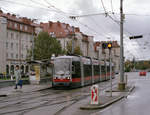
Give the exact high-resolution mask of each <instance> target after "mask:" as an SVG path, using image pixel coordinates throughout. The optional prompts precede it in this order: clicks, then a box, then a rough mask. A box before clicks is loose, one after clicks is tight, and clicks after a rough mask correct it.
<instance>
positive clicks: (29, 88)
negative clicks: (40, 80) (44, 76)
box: [0, 82, 52, 97]
mask: <svg viewBox="0 0 150 115" xmlns="http://www.w3.org/2000/svg"><path fill="white" fill-rule="evenodd" d="M51 86H52V85H51V82H50V83H46V84H40V85H31V84H28V85H23V87H22V88H21V89H20V87H19V86H18V89H14V87H15V86H8V87H4V88H0V97H7V96H11V95H15V94H16V93H17V92H22V93H28V92H36V91H41V90H45V89H48V88H51Z"/></svg>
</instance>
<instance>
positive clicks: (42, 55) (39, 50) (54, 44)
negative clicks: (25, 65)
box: [29, 32, 62, 60]
mask: <svg viewBox="0 0 150 115" xmlns="http://www.w3.org/2000/svg"><path fill="white" fill-rule="evenodd" d="M61 53H62V48H61V44H60V43H59V41H57V40H56V38H53V37H51V36H50V35H49V34H48V33H47V32H40V33H39V35H38V36H37V37H36V38H35V39H34V59H35V60H41V59H49V58H51V56H52V54H55V55H56V56H57V55H58V54H61ZM31 54H32V53H31V50H30V51H29V57H30V58H31Z"/></svg>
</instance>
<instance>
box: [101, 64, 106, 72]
mask: <svg viewBox="0 0 150 115" xmlns="http://www.w3.org/2000/svg"><path fill="white" fill-rule="evenodd" d="M101 69H102V70H101V72H102V74H105V66H101Z"/></svg>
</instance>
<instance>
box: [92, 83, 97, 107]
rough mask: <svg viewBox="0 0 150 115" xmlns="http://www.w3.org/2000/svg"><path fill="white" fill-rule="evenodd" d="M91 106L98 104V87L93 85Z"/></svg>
mask: <svg viewBox="0 0 150 115" xmlns="http://www.w3.org/2000/svg"><path fill="white" fill-rule="evenodd" d="M91 104H99V91H98V85H93V86H92V87H91Z"/></svg>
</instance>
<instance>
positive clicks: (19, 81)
mask: <svg viewBox="0 0 150 115" xmlns="http://www.w3.org/2000/svg"><path fill="white" fill-rule="evenodd" d="M15 78H16V86H15V89H17V86H18V85H20V88H22V80H21V72H20V70H19V66H18V65H17V66H16V68H15Z"/></svg>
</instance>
